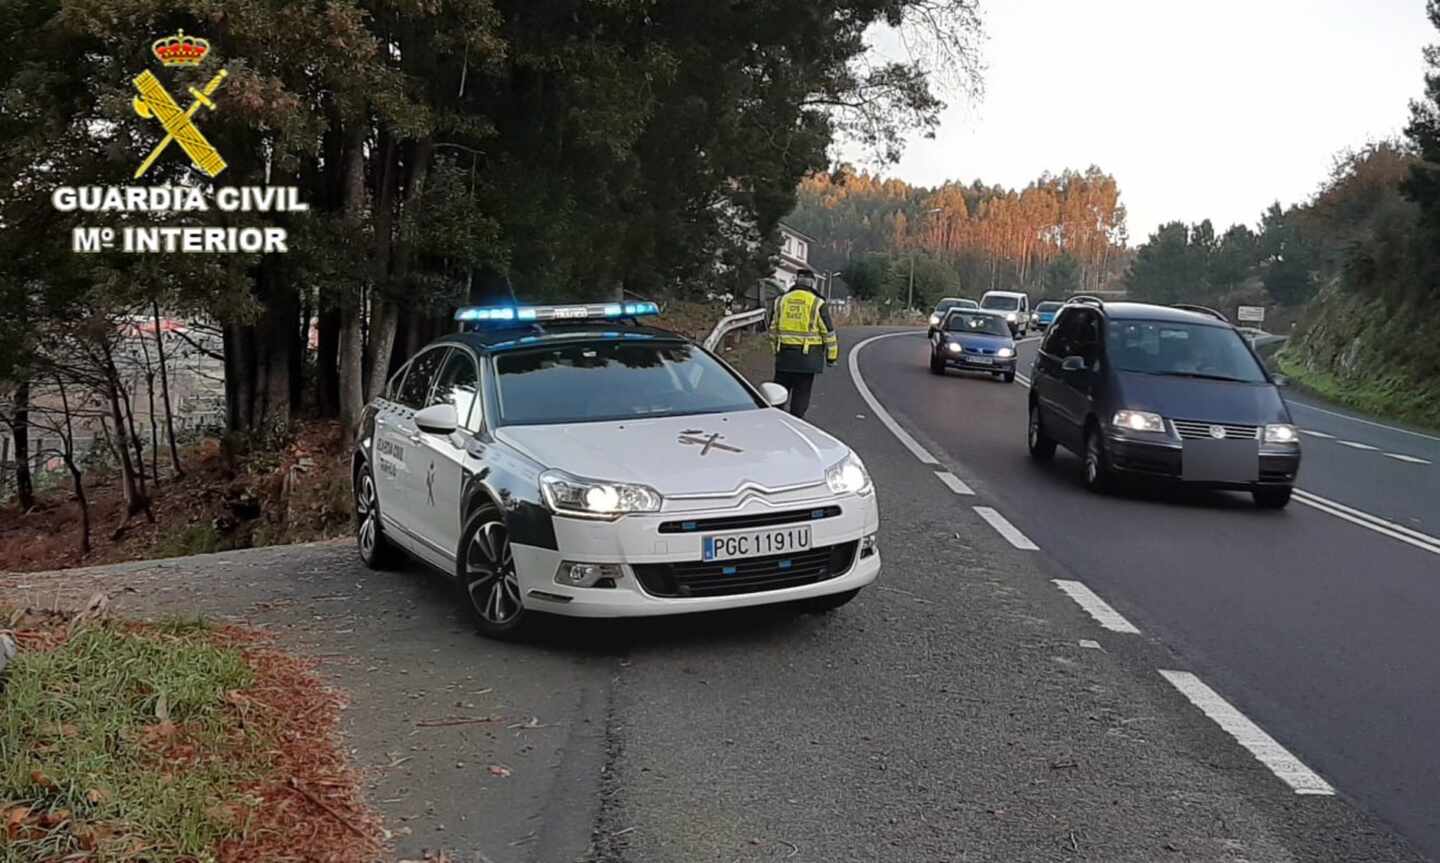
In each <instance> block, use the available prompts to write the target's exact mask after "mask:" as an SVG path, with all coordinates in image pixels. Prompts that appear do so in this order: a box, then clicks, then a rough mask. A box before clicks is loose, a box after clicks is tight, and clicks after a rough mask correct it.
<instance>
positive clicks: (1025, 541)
mask: <svg viewBox="0 0 1440 863" xmlns="http://www.w3.org/2000/svg"><path fill="white" fill-rule="evenodd" d="M975 514H976V515H978V516H980V517H981V518H983V519H985V521H986V522H987V523H988V524H989V525H990V526H991V527H993V528H995V531H996V532H997V533H999V534H1000V535H1001V536H1003V537H1004V538H1005V541H1006V542H1008V543H1010V544H1011V545H1013V546H1015V547H1016V548H1018V549H1020V550H1021V551H1039V550H1040V546H1038V545H1036V544H1035V543H1033V542H1031V541H1030V537H1028V536H1026V535H1025V534H1023V533H1021V532H1020V529H1019V528H1017V527H1016V526H1015V525H1013V524H1011V523H1010V521H1009V520H1008V519H1006V518H1005V516H1003V515H1001V514H1000V513H999V511H997V510H996V509H995V508H994V507H989V506H977V507H975Z"/></svg>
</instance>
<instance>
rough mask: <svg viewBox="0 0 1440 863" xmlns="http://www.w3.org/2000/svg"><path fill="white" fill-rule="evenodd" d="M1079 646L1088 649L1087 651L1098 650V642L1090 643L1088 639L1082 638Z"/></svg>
mask: <svg viewBox="0 0 1440 863" xmlns="http://www.w3.org/2000/svg"><path fill="white" fill-rule="evenodd" d="M1080 646H1081V647H1084V648H1087V649H1089V650H1099V649H1100V642H1098V641H1092V640H1090V639H1088V638H1082V639H1080Z"/></svg>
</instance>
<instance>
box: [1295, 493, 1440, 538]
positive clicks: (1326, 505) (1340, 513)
mask: <svg viewBox="0 0 1440 863" xmlns="http://www.w3.org/2000/svg"><path fill="white" fill-rule="evenodd" d="M1294 494H1295V499H1296V500H1298V501H1300V502H1301V503H1303V504H1305V505H1306V506H1310V507H1314V508H1315V509H1318V510H1323V511H1324V512H1328V513H1330V514H1331V515H1333V516H1336V517H1338V518H1343V519H1345V520H1346V521H1348V522H1352V523H1354V524H1358V525H1360V526H1362V527H1368V528H1370V529H1371V530H1373V531H1375V532H1376V533H1383V534H1385V535H1386V536H1389V537H1393V538H1395V539H1398V540H1400V541H1401V542H1408V543H1409V544H1411V545H1413V546H1415V547H1416V548H1423V549H1424V550H1426V551H1429V552H1434V553H1435V554H1440V538H1437V537H1433V536H1431V535H1429V534H1427V533H1421V532H1420V531H1418V530H1414V529H1413V528H1408V527H1406V526H1405V525H1403V524H1396V523H1395V522H1393V521H1387V520H1385V519H1383V518H1381V517H1379V516H1378V515H1371V514H1370V513H1368V512H1365V511H1363V510H1358V509H1355V508H1354V507H1349V506H1346V505H1345V504H1343V503H1339V502H1337V501H1333V500H1330V499H1329V498H1324V497H1321V496H1320V495H1318V494H1311V493H1310V492H1308V491H1304V490H1302V489H1298V488H1297V489H1295V492H1294Z"/></svg>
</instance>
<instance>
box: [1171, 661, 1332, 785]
mask: <svg viewBox="0 0 1440 863" xmlns="http://www.w3.org/2000/svg"><path fill="white" fill-rule="evenodd" d="M1160 674H1161V675H1162V676H1163V677H1164V678H1165V679H1166V680H1168V681H1170V684H1171V685H1172V686H1174V687H1175V688H1176V689H1178V690H1180V694H1181V695H1184V696H1185V697H1186V698H1188V699H1189V700H1190V703H1191V704H1193V705H1195V706H1196V707H1198V708H1200V711H1201V712H1202V713H1204V714H1205V715H1206V716H1208V717H1210V718H1211V719H1213V720H1214V721H1215V724H1216V725H1219V726H1220V727H1221V728H1222V729H1224V730H1225V732H1226V733H1227V734H1229V735H1230V736H1231V737H1233V738H1235V742H1236V743H1239V744H1240V745H1241V746H1243V747H1245V748H1246V749H1248V750H1250V754H1251V755H1254V756H1255V759H1256V760H1257V761H1259V762H1260V763H1261V764H1263V765H1265V766H1266V767H1267V768H1269V770H1270V772H1271V773H1274V774H1275V776H1276V777H1278V778H1279V779H1280V781H1281V782H1284V783H1285V784H1286V785H1289V786H1290V787H1291V788H1292V789H1294V791H1295V793H1296V794H1323V795H1333V794H1334V793H1335V789H1334V788H1332V787H1331V786H1330V783H1328V782H1326V781H1325V780H1324V779H1321V778H1320V776H1319V774H1317V773H1316V772H1315V771H1313V770H1311V769H1310V768H1309V767H1306V766H1305V765H1304V764H1303V763H1301V761H1300V759H1298V758H1296V757H1295V756H1294V755H1291V754H1290V751H1289V750H1288V749H1286V748H1285V747H1283V746H1281V745H1280V744H1279V743H1278V742H1276V740H1275V738H1273V737H1271V736H1270V735H1268V734H1266V733H1265V731H1264V730H1263V729H1262V728H1261V727H1260V726H1258V725H1256V724H1255V723H1253V722H1251V721H1250V720H1249V719H1247V718H1246V717H1245V714H1243V713H1241V712H1240V711H1238V710H1236V709H1235V708H1234V707H1233V706H1231V704H1230V702H1228V701H1226V700H1225V699H1224V698H1221V697H1220V695H1219V693H1217V692H1216V691H1215V690H1213V689H1211V688H1210V687H1209V686H1206V685H1205V682H1204V681H1203V680H1201V679H1200V678H1198V677H1196V676H1195V675H1193V674H1191V673H1190V672H1188V671H1167V670H1165V669H1163V668H1162V669H1160Z"/></svg>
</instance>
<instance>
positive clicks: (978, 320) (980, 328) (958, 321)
mask: <svg viewBox="0 0 1440 863" xmlns="http://www.w3.org/2000/svg"><path fill="white" fill-rule="evenodd" d="M945 330H946V331H947V332H951V333H979V334H982V335H987V336H1008V335H1010V326H1009V325H1008V324H1006V323H1005V319H1004V318H1001V317H999V316H997V315H967V314H963V313H960V312H956V313H955V314H953V315H951V316H950V319H949V320H948V321H946V322H945Z"/></svg>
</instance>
